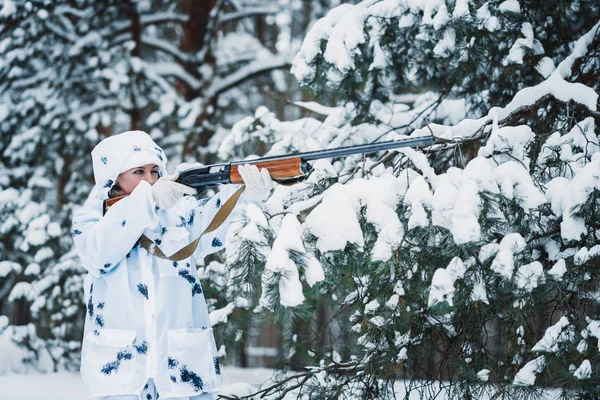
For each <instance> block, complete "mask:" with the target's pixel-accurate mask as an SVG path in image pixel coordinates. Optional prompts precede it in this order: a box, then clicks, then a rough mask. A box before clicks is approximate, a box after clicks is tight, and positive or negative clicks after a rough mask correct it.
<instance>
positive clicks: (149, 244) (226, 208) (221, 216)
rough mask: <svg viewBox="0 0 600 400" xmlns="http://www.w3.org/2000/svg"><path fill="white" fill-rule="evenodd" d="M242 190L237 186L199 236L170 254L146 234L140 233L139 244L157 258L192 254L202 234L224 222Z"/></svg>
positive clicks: (168, 258)
mask: <svg viewBox="0 0 600 400" xmlns="http://www.w3.org/2000/svg"><path fill="white" fill-rule="evenodd" d="M243 191H244V186H242V187H241V188H239V189H238V190H237V191H236V192H235V193H234V194H233V195H232V196H231V197H230V198H229V199H227V201H226V202H225V203H223V205H222V206H221V208H220V209H219V211H217V213H216V214H215V216H214V218H213V219H212V221H210V224H208V226H207V227H206V229H205V230H204V232H202V233H201V234H200V236H198V237H197V238H196V239H195V240H194V241H193V242H191V243H190V244H188V245H186V246H185V247H183V248H181V249H179V250H178V251H176V252H175V253H173V254H172V255H170V256H167V255H165V253H163V252H162V250H161V249H160V248H159V247H158V246H157V245H156V243H154V241H152V239H150V238H149V237H148V236H146V235H142V236H141V237H140V244H141V245H142V247H143V248H144V249H146V250H147V251H148V253H150V254H152V255H153V256H156V257H158V258H162V259H165V260H170V261H181V260H185V259H186V258H188V257H190V256H191V255H192V254H194V251H195V250H196V247H198V244H199V243H200V239H201V238H202V236H204V235H205V234H207V233H210V232H212V231H214V230H216V229H217V228H218V227H219V226H221V224H222V223H223V222H225V220H226V219H227V217H228V216H229V214H231V211H232V210H233V207H235V204H236V203H237V201H238V199H239V198H240V195H241V194H242V192H243Z"/></svg>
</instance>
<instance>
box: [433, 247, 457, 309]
mask: <svg viewBox="0 0 600 400" xmlns="http://www.w3.org/2000/svg"><path fill="white" fill-rule="evenodd" d="M465 272H466V267H465V264H464V263H463V261H462V260H461V259H460V258H459V257H454V258H453V259H452V261H450V264H448V266H447V267H446V268H438V269H437V270H436V271H435V272H434V274H433V278H432V279H431V287H430V289H429V299H428V300H427V306H428V307H431V306H432V305H435V304H436V303H441V302H444V301H446V302H447V303H448V305H450V306H452V296H453V294H454V282H456V280H457V279H461V278H462V277H463V276H464V274H465Z"/></svg>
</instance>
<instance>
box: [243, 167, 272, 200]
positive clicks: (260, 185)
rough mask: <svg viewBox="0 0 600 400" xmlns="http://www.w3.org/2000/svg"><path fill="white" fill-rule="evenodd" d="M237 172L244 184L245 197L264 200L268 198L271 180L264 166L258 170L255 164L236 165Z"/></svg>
mask: <svg viewBox="0 0 600 400" xmlns="http://www.w3.org/2000/svg"><path fill="white" fill-rule="evenodd" d="M238 172H239V174H240V176H241V177H242V179H243V180H244V185H246V189H245V190H244V195H245V196H246V197H248V198H249V199H251V200H257V201H265V200H266V199H268V198H269V195H270V194H271V189H272V188H273V180H272V179H271V175H270V174H269V171H268V170H267V169H266V168H263V169H261V170H260V171H259V170H258V167H256V166H255V165H249V164H243V165H240V166H239V167H238Z"/></svg>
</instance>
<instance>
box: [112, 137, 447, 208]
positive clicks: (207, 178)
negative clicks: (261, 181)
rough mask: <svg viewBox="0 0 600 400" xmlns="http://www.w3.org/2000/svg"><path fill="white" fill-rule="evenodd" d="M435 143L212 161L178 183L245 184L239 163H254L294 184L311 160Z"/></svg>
mask: <svg viewBox="0 0 600 400" xmlns="http://www.w3.org/2000/svg"><path fill="white" fill-rule="evenodd" d="M434 143H435V137H434V136H421V137H415V138H408V139H402V140H391V141H388V142H379V143H369V144H359V145H355V146H347V147H337V148H334V149H325V150H315V151H308V152H304V153H296V154H289V155H282V156H271V157H262V158H257V159H254V160H244V161H233V162H228V163H222V164H212V165H207V166H204V167H197V168H191V169H187V170H185V171H182V172H180V173H179V178H178V179H177V182H179V183H181V184H183V185H186V186H190V187H193V188H200V187H203V186H208V185H216V184H226V183H244V181H243V180H242V177H241V176H240V174H239V172H238V166H240V165H243V164H251V165H256V166H257V167H258V169H262V168H266V169H267V170H269V174H270V175H271V178H272V179H273V181H275V182H277V183H279V184H283V185H291V184H294V183H296V182H300V181H302V180H303V179H305V178H306V177H307V176H308V175H309V174H310V172H311V171H312V167H311V165H310V164H309V163H308V161H313V160H319V159H324V158H335V157H345V156H349V155H353V154H368V153H375V152H377V151H381V150H391V149H398V148H401V147H417V146H430V145H432V144H434ZM124 197H126V196H120V197H113V198H110V199H107V200H105V201H104V212H105V213H106V210H108V209H109V208H110V206H112V205H113V204H115V203H116V202H117V201H119V200H121V199H122V198H124Z"/></svg>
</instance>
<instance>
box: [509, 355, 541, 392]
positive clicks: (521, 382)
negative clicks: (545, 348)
mask: <svg viewBox="0 0 600 400" xmlns="http://www.w3.org/2000/svg"><path fill="white" fill-rule="evenodd" d="M544 368H546V358H545V357H544V356H540V357H538V358H536V359H534V360H531V361H529V362H528V363H527V364H525V366H524V367H523V368H521V369H520V370H519V372H517V374H516V375H515V379H514V380H513V385H518V386H531V385H533V384H534V383H535V376H536V374H539V373H540V372H542V370H543V369H544Z"/></svg>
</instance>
